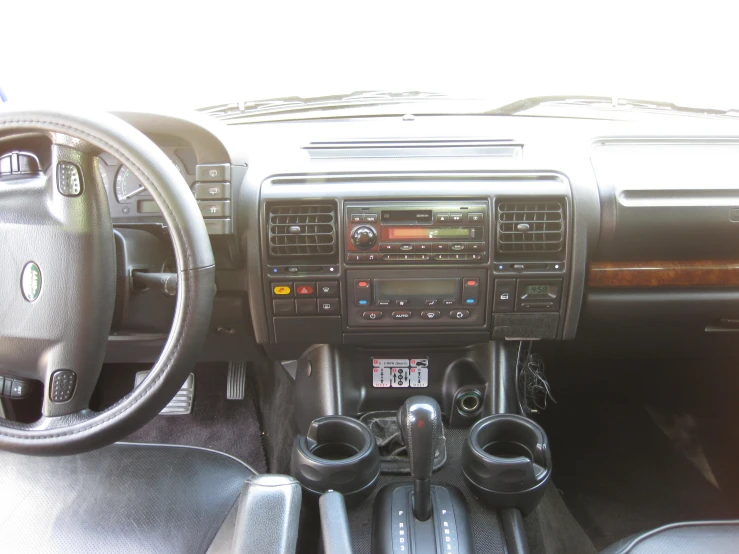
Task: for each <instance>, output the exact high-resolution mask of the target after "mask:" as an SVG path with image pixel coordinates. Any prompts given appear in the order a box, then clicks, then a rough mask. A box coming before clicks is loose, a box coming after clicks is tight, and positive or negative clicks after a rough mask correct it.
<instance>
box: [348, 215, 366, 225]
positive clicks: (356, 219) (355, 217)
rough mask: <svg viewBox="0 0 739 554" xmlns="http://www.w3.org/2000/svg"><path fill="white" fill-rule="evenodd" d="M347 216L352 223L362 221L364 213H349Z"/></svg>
mask: <svg viewBox="0 0 739 554" xmlns="http://www.w3.org/2000/svg"><path fill="white" fill-rule="evenodd" d="M349 218H350V219H351V222H352V223H362V222H363V221H364V214H351V215H350V216H349Z"/></svg>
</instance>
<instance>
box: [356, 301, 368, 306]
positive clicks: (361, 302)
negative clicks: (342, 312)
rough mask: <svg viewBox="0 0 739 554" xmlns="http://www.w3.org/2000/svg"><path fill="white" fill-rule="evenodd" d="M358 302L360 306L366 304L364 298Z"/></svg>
mask: <svg viewBox="0 0 739 554" xmlns="http://www.w3.org/2000/svg"><path fill="white" fill-rule="evenodd" d="M358 303H359V305H360V306H366V305H367V301H366V300H360V301H359V302H358Z"/></svg>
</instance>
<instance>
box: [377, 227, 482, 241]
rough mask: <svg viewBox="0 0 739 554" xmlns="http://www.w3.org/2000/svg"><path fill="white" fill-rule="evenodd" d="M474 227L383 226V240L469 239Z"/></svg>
mask: <svg viewBox="0 0 739 554" xmlns="http://www.w3.org/2000/svg"><path fill="white" fill-rule="evenodd" d="M472 231H473V227H386V226H383V227H382V235H383V236H382V239H383V240H423V239H459V240H462V239H469V238H473V237H472Z"/></svg>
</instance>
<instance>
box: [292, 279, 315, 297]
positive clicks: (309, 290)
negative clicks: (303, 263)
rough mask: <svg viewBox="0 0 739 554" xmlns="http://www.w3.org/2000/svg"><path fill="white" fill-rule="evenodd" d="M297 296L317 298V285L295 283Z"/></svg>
mask: <svg viewBox="0 0 739 554" xmlns="http://www.w3.org/2000/svg"><path fill="white" fill-rule="evenodd" d="M295 294H296V296H315V295H316V284H315V283H298V282H296V283H295Z"/></svg>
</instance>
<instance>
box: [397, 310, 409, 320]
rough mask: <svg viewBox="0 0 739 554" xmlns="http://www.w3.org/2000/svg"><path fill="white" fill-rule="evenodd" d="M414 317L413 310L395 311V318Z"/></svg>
mask: <svg viewBox="0 0 739 554" xmlns="http://www.w3.org/2000/svg"><path fill="white" fill-rule="evenodd" d="M412 317H413V313H412V312H408V311H403V312H393V319H410V318H412Z"/></svg>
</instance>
